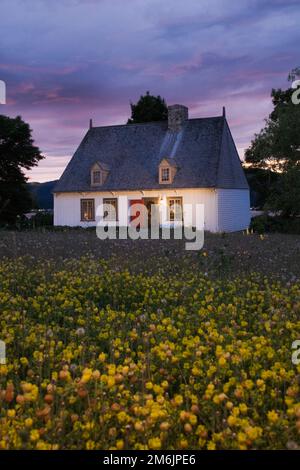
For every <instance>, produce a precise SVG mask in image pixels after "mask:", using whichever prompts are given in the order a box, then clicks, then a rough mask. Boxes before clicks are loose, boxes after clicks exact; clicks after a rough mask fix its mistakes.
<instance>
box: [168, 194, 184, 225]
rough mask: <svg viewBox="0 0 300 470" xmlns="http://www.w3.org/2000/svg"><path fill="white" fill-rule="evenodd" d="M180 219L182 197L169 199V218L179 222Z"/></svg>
mask: <svg viewBox="0 0 300 470" xmlns="http://www.w3.org/2000/svg"><path fill="white" fill-rule="evenodd" d="M182 219H183V214H182V198H180V197H179V198H172V199H169V220H170V221H171V222H173V221H176V222H180V221H182Z"/></svg>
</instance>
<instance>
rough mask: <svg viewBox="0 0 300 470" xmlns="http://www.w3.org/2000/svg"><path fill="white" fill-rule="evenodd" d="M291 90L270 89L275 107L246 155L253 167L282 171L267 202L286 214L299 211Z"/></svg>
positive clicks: (299, 164) (296, 113) (299, 118)
mask: <svg viewBox="0 0 300 470" xmlns="http://www.w3.org/2000/svg"><path fill="white" fill-rule="evenodd" d="M299 76H300V70H299V69H294V70H293V71H292V72H291V74H290V75H289V80H290V81H291V80H295V78H297V77H299ZM294 93H295V89H293V88H291V87H290V88H288V89H287V90H281V89H276V90H275V89H273V90H272V93H271V97H272V102H273V106H274V109H273V111H272V112H271V114H270V115H269V117H268V119H266V125H265V127H264V128H263V129H262V130H261V131H260V132H259V134H256V135H255V137H254V140H253V141H252V142H251V145H250V147H249V149H248V150H247V151H246V155H245V156H246V162H247V163H250V164H251V166H252V167H254V168H262V169H268V170H272V171H275V172H280V173H281V174H282V178H280V179H278V181H276V182H274V185H273V186H272V188H271V190H270V195H269V197H268V198H267V203H266V206H267V207H268V208H270V209H276V210H281V211H282V213H283V214H285V215H295V214H296V213H297V214H300V207H299V206H298V204H297V201H298V200H299V198H300V171H299V169H300V132H299V129H300V104H295V103H294V102H293V100H292V95H293V94H294ZM291 183H293V186H292V185H291Z"/></svg>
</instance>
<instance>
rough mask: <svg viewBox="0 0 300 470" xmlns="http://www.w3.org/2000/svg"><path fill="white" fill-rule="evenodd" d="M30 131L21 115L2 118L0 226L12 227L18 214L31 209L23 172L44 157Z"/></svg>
mask: <svg viewBox="0 0 300 470" xmlns="http://www.w3.org/2000/svg"><path fill="white" fill-rule="evenodd" d="M31 132H32V131H31V129H30V127H29V125H28V124H27V123H26V122H24V121H23V120H22V119H21V117H20V116H17V117H16V118H9V117H7V116H3V115H0V223H1V224H12V223H14V222H15V220H16V217H17V216H18V215H21V214H23V213H24V212H26V211H27V210H28V209H30V208H31V204H32V202H31V201H32V199H31V195H30V193H29V191H28V189H27V186H26V181H27V178H26V176H25V175H24V172H23V170H24V169H26V170H29V169H30V168H32V167H33V166H36V165H37V164H38V162H39V161H40V160H41V159H42V158H44V157H43V156H42V155H41V153H40V150H39V148H38V147H35V146H34V145H33V139H32V137H31Z"/></svg>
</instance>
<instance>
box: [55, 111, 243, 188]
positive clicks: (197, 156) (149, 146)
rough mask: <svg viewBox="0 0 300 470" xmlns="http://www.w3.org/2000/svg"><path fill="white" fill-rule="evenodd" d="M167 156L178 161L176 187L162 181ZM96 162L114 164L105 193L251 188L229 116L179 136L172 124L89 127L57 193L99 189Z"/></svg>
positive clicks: (190, 123) (193, 125) (204, 121)
mask: <svg viewBox="0 0 300 470" xmlns="http://www.w3.org/2000/svg"><path fill="white" fill-rule="evenodd" d="M163 158H168V159H172V158H174V159H175V161H176V164H177V172H176V175H175V178H174V181H173V183H172V184H169V185H167V184H164V185H163V186H162V185H160V184H159V182H158V166H159V163H160V162H161V160H162V159H163ZM95 162H101V163H103V164H107V165H108V166H109V169H110V171H109V175H108V177H107V179H106V181H105V183H104V184H103V185H102V186H101V187H100V188H99V190H101V191H105V190H108V191H113V190H114V191H116V190H117V191H118V190H119V191H120V190H143V189H159V188H162V187H163V188H178V189H179V188H239V189H248V184H247V181H246V178H245V175H244V172H243V169H242V166H241V163H240V159H239V156H238V153H237V151H236V147H235V145H234V142H233V139H232V137H231V133H230V130H229V127H228V124H227V121H226V119H225V117H223V116H221V117H211V118H200V119H189V120H187V121H186V122H185V123H184V124H183V127H182V129H181V131H180V132H174V131H170V130H168V123H167V121H161V122H153V123H145V124H127V125H121V126H106V127H93V128H91V129H89V131H88V132H87V133H86V135H85V137H84V138H83V140H82V142H81V144H80V145H79V147H78V149H77V150H76V152H75V154H74V156H73V158H72V159H71V161H70V162H69V164H68V166H67V167H66V169H65V171H64V173H63V175H62V176H61V178H60V180H59V182H58V183H57V185H56V187H55V189H54V192H72V191H84V192H86V191H95V187H91V181H90V170H91V167H92V165H93V164H94V163H95Z"/></svg>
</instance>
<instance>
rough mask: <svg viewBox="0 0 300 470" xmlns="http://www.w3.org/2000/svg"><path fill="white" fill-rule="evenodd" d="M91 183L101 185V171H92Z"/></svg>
mask: <svg viewBox="0 0 300 470" xmlns="http://www.w3.org/2000/svg"><path fill="white" fill-rule="evenodd" d="M93 183H94V184H101V171H94V172H93Z"/></svg>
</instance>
